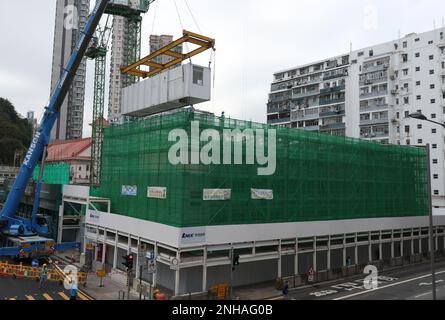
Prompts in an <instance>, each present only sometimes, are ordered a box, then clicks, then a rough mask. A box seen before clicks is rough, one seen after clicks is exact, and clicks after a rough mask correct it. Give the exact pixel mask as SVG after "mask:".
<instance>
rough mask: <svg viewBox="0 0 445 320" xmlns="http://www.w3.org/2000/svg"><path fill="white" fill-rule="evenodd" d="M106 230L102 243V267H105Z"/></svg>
mask: <svg viewBox="0 0 445 320" xmlns="http://www.w3.org/2000/svg"><path fill="white" fill-rule="evenodd" d="M106 241H107V229H105V230H104V241H103V242H102V245H103V247H102V265H105V254H106V252H107V243H106Z"/></svg>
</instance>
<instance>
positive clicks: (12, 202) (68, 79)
mask: <svg viewBox="0 0 445 320" xmlns="http://www.w3.org/2000/svg"><path fill="white" fill-rule="evenodd" d="M109 1H110V0H97V2H96V5H95V7H94V9H93V11H92V13H91V14H90V17H89V19H88V22H87V24H86V26H85V29H84V30H83V31H82V32H81V35H80V38H79V41H78V42H77V45H76V46H75V48H74V50H73V53H72V55H71V57H70V60H69V62H68V64H67V66H66V67H65V69H64V71H63V73H62V75H61V77H60V79H59V82H58V83H57V86H56V89H55V90H54V93H53V95H52V97H51V100H50V103H49V105H48V106H47V107H45V111H44V114H43V118H42V120H41V122H40V125H39V128H38V130H37V132H36V133H35V135H34V138H33V140H32V142H31V145H30V147H29V149H28V152H27V153H26V156H25V159H24V161H23V163H22V165H21V167H20V170H19V173H18V174H17V177H16V179H15V182H14V184H13V186H12V189H11V192H10V193H9V195H8V198H7V200H6V202H5V204H4V206H3V209H2V211H1V214H0V221H6V222H7V224H8V233H9V234H11V235H24V234H32V233H34V231H33V227H32V223H31V222H29V221H26V220H22V219H18V218H16V217H15V215H16V211H17V209H18V207H19V204H20V201H21V199H22V197H23V195H24V193H25V189H26V186H27V184H28V181H29V179H30V178H31V176H32V174H33V171H34V168H35V166H36V164H37V162H38V161H39V158H40V157H41V156H42V154H43V151H44V148H45V147H46V146H47V145H48V143H49V140H50V135H51V130H52V128H53V126H54V123H55V121H56V120H57V118H58V116H59V112H60V108H61V106H62V104H63V101H64V99H65V97H66V95H67V92H68V90H69V88H70V86H71V84H72V82H73V79H74V76H75V74H76V72H77V70H78V68H79V64H80V63H81V61H82V59H83V57H84V56H85V52H86V50H87V48H88V46H89V43H90V41H91V39H92V37H93V34H94V32H95V30H96V28H97V26H98V24H99V21H100V19H101V17H102V15H103V14H104V12H105V9H106V7H107V5H108V3H109ZM31 221H34V217H33V219H32V220H31Z"/></svg>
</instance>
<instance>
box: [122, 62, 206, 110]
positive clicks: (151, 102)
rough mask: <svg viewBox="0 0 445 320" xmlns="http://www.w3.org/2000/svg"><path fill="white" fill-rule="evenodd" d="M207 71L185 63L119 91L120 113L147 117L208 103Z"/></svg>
mask: <svg viewBox="0 0 445 320" xmlns="http://www.w3.org/2000/svg"><path fill="white" fill-rule="evenodd" d="M210 84H211V71H210V69H209V68H205V67H201V66H197V65H193V64H185V65H181V66H179V67H176V68H173V69H170V70H167V71H165V72H162V73H160V74H158V75H156V76H154V77H152V78H148V79H146V80H144V81H141V82H138V83H135V84H134V85H131V86H129V87H126V88H124V89H122V114H123V115H126V116H133V117H146V116H150V115H153V114H157V113H161V112H165V111H169V110H173V109H178V108H182V107H185V106H190V105H195V104H198V103H202V102H206V101H209V100H210V94H211V89H210Z"/></svg>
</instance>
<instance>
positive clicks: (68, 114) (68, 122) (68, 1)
mask: <svg viewBox="0 0 445 320" xmlns="http://www.w3.org/2000/svg"><path fill="white" fill-rule="evenodd" d="M89 8H90V0H57V5H56V19H55V29H54V44H53V61H52V76H51V94H52V93H53V92H54V90H55V87H56V86H57V83H58V81H59V78H60V76H61V75H62V73H63V68H65V66H66V65H67V63H68V61H69V59H70V56H71V54H72V52H73V49H74V47H75V46H76V43H77V40H78V39H79V36H80V32H81V31H82V30H83V29H84V27H85V25H86V21H87V19H88V15H89ZM85 76H86V61H85V59H84V60H82V62H81V63H80V65H79V69H78V71H77V73H76V76H75V78H74V80H73V84H72V86H71V88H70V90H69V92H68V95H67V97H66V99H65V101H64V103H63V105H62V108H61V110H60V116H59V117H58V119H57V122H56V123H55V125H54V128H53V130H52V132H51V140H71V139H80V138H82V131H83V113H84V100H85Z"/></svg>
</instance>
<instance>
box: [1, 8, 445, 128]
mask: <svg viewBox="0 0 445 320" xmlns="http://www.w3.org/2000/svg"><path fill="white" fill-rule="evenodd" d="M156 1H157V4H156V2H155V3H154V4H152V6H151V8H150V11H149V13H148V14H146V15H145V17H144V22H143V30H142V55H146V54H148V53H149V52H148V50H149V49H148V39H149V35H150V34H151V32H152V30H154V33H155V34H172V35H174V36H175V38H177V37H179V36H181V30H182V28H184V29H188V30H190V31H194V32H199V30H201V32H202V33H203V34H204V35H206V36H209V37H212V38H215V39H216V49H217V51H216V70H215V72H216V76H215V84H214V87H215V88H214V91H213V100H212V102H210V103H207V104H204V105H201V106H198V107H199V108H201V109H205V110H207V111H211V112H214V113H216V114H217V115H219V114H221V112H222V111H225V112H226V115H227V116H231V117H234V118H239V119H246V120H254V121H259V122H265V121H266V102H267V94H268V91H269V87H270V83H271V81H272V75H273V73H274V72H276V71H279V70H282V69H286V68H289V67H293V66H297V65H300V64H304V63H309V62H312V61H316V60H320V59H324V58H328V57H331V56H336V55H340V54H343V53H347V52H349V49H350V43H352V46H353V49H354V50H356V49H359V48H362V47H367V46H370V45H373V44H377V43H380V42H386V41H391V40H394V39H397V37H398V35H399V32H400V33H401V34H402V36H403V35H405V34H407V33H411V32H424V31H428V30H431V29H433V26H434V22H435V23H436V26H437V27H440V26H442V23H443V16H444V15H445V10H444V9H445V2H444V1H443V0H423V1H418V0H397V1H396V0H391V1H388V0H369V1H362V0H274V1H270V0H224V1H222V0H188V4H189V6H190V8H191V10H192V12H193V14H194V16H195V18H196V20H197V23H198V26H196V24H195V23H194V20H193V19H192V17H191V14H190V13H189V11H188V9H187V6H186V2H185V0H156ZM175 1H176V3H177V6H178V8H179V13H180V14H179V15H180V17H181V21H182V25H181V22H180V19H179V18H178V14H177V11H176V9H175ZM92 2H93V0H92ZM0 3H1V4H0V49H1V50H0V57H1V59H0V97H4V98H7V99H9V100H11V102H12V103H13V104H14V105H15V106H16V108H17V109H18V111H19V112H20V113H21V114H23V115H25V114H26V112H27V111H28V110H34V111H36V113H37V115H38V116H40V115H41V112H42V110H43V107H44V106H45V105H47V103H48V100H49V90H50V77H51V60H52V48H53V33H54V15H55V4H56V0H18V1H6V0H1V2H0ZM155 12H156V19H154V17H155ZM153 22H154V23H153ZM198 27H199V28H198ZM209 60H210V52H205V53H203V54H202V55H201V56H200V57H199V58H196V59H193V62H194V63H200V64H204V65H207V64H208V62H209ZM108 64H109V63H108ZM87 73H88V80H87V89H86V90H87V92H86V99H85V126H84V135H85V136H89V135H90V133H91V129H90V128H89V126H88V123H90V121H91V118H92V108H91V105H92V94H93V86H92V85H93V82H92V79H93V75H94V63H93V62H89V63H88V71H87ZM107 87H108V85H107ZM105 109H106V110H107V106H106V108H105Z"/></svg>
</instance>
